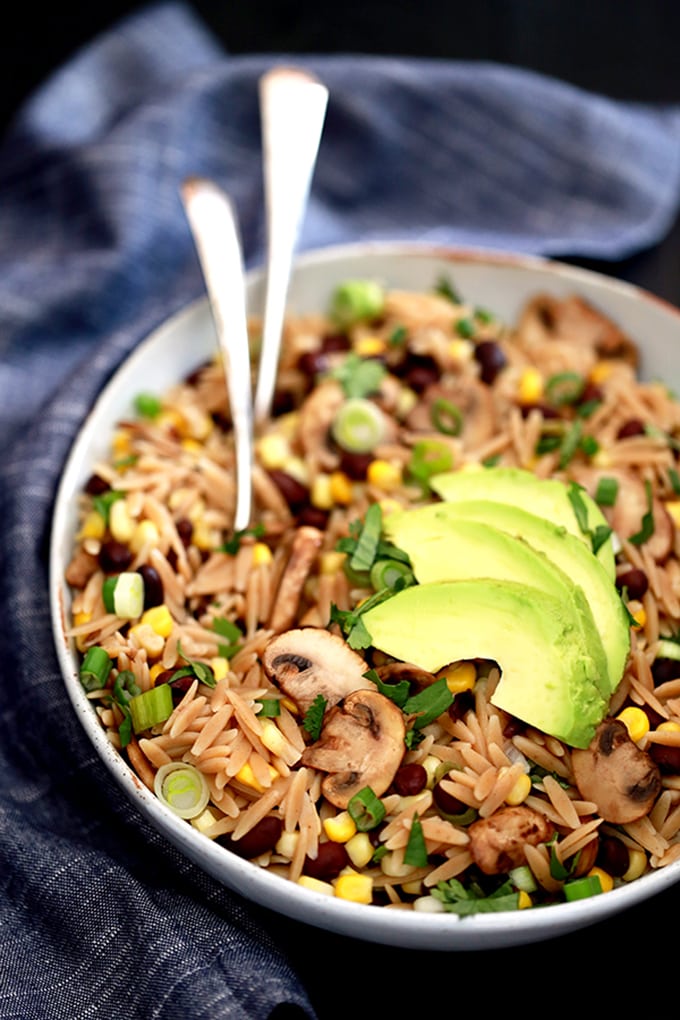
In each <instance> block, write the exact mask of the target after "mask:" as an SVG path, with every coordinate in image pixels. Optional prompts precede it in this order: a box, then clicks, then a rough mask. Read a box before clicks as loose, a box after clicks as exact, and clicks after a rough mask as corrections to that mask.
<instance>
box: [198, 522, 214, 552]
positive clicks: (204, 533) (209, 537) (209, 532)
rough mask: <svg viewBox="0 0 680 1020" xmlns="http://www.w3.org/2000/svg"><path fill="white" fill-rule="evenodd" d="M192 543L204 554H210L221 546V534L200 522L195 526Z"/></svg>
mask: <svg viewBox="0 0 680 1020" xmlns="http://www.w3.org/2000/svg"><path fill="white" fill-rule="evenodd" d="M191 541H192V543H193V545H195V546H196V548H197V549H201V550H202V551H203V552H210V551H211V550H212V549H216V548H217V546H218V545H219V533H218V532H217V531H214V530H213V529H212V528H208V527H206V526H205V524H202V523H201V522H199V523H197V524H195V525H194V530H193V534H192V536H191Z"/></svg>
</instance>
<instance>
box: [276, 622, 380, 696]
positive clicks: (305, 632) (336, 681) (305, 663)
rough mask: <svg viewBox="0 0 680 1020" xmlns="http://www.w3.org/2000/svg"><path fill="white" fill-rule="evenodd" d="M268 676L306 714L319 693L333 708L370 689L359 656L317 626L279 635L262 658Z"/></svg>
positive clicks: (328, 632)
mask: <svg viewBox="0 0 680 1020" xmlns="http://www.w3.org/2000/svg"><path fill="white" fill-rule="evenodd" d="M262 663H263V665H264V668H265V672H266V673H267V676H268V677H269V678H270V679H271V680H274V682H275V683H276V684H277V685H278V686H279V687H280V688H281V690H282V691H284V692H285V693H286V694H287V695H288V697H289V698H292V699H293V701H294V702H295V703H296V705H297V706H298V707H299V709H300V711H301V712H306V711H307V710H308V708H309V707H310V706H311V704H312V702H313V701H314V700H315V698H316V697H317V696H318V695H319V694H321V695H322V696H323V697H324V698H325V701H326V708H327V709H329V708H332V707H333V705H337V703H338V702H339V701H342V699H343V698H345V697H347V695H348V694H351V693H352V692H353V691H358V690H365V689H369V688H372V687H373V686H374V685H373V684H372V683H371V681H370V680H367V679H366V677H365V676H364V673H365V672H366V671H367V669H368V667H367V665H366V663H365V662H364V660H363V659H362V658H361V656H360V655H357V653H356V652H355V651H353V650H352V649H351V648H350V647H349V645H348V644H347V643H346V642H345V641H343V639H342V638H341V637H339V636H338V635H337V634H332V633H331V632H330V631H327V630H323V629H322V628H320V627H298V628H296V629H295V630H287V631H285V632H284V633H283V634H279V635H277V636H276V637H274V638H272V640H271V641H270V642H269V643H268V645H267V647H266V648H265V650H264V654H263V656H262Z"/></svg>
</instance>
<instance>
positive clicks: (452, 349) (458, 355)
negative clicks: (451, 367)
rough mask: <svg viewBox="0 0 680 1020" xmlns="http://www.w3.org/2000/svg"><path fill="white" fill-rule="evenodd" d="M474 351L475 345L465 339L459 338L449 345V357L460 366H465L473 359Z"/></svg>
mask: <svg viewBox="0 0 680 1020" xmlns="http://www.w3.org/2000/svg"><path fill="white" fill-rule="evenodd" d="M474 349H475V345H474V344H473V343H472V341H471V340H464V339H463V337H457V338H456V339H455V340H452V341H451V343H450V344H449V356H450V357H451V358H452V360H453V361H455V362H457V363H458V364H465V363H466V362H468V361H470V360H471V359H472V352H473V351H474Z"/></svg>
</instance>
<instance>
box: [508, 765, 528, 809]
mask: <svg viewBox="0 0 680 1020" xmlns="http://www.w3.org/2000/svg"><path fill="white" fill-rule="evenodd" d="M530 793H531V779H530V778H529V776H528V775H527V774H526V772H524V773H522V775H521V776H518V777H517V781H516V782H515V784H514V786H513V787H512V789H511V790H510V792H509V794H508V795H507V797H506V798H505V803H506V804H509V805H510V806H511V807H515V806H516V805H517V804H522V803H524V801H525V800H526V799H527V797H528V796H529V794H530Z"/></svg>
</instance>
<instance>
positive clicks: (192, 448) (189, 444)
mask: <svg viewBox="0 0 680 1020" xmlns="http://www.w3.org/2000/svg"><path fill="white" fill-rule="evenodd" d="M180 445H181V447H182V449H183V450H184V451H185V452H186V453H196V454H200V453H203V443H201V442H199V440H198V439H194V438H193V436H187V438H186V439H183V440H182V442H181V444H180Z"/></svg>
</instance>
